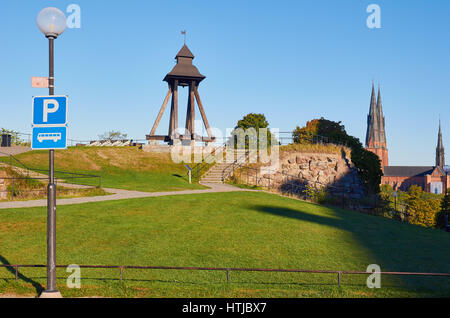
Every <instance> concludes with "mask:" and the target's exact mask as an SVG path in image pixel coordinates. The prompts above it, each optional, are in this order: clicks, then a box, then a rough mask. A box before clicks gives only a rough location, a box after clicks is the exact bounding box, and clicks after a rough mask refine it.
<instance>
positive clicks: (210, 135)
mask: <svg viewBox="0 0 450 318" xmlns="http://www.w3.org/2000/svg"><path fill="white" fill-rule="evenodd" d="M194 93H195V98H196V99H197V104H198V109H199V110H200V114H201V115H202V118H203V123H204V124H205V127H206V131H207V132H208V137H209V138H212V137H213V136H212V132H211V127H210V126H209V123H208V118H206V113H205V109H204V108H203V104H202V100H201V99H200V94H199V93H198V86H197V85H195V86H194Z"/></svg>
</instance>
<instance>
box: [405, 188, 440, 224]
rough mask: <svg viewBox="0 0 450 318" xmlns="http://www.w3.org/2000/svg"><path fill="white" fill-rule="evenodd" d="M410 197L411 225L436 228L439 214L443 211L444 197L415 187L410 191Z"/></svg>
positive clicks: (408, 209) (408, 201)
mask: <svg viewBox="0 0 450 318" xmlns="http://www.w3.org/2000/svg"><path fill="white" fill-rule="evenodd" d="M408 196H409V197H408V200H407V211H408V213H409V217H408V221H409V223H411V224H417V225H422V226H425V227H436V226H437V218H438V213H439V212H440V211H441V202H442V199H443V198H442V195H435V194H430V193H425V192H423V190H422V188H421V187H419V186H417V185H413V186H411V187H410V188H409V190H408Z"/></svg>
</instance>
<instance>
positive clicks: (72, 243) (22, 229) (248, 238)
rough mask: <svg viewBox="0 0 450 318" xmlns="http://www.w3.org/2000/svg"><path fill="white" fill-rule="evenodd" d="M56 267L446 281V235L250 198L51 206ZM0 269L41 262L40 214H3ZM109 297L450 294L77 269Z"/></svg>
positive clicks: (34, 286)
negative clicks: (377, 269) (375, 271)
mask: <svg viewBox="0 0 450 318" xmlns="http://www.w3.org/2000/svg"><path fill="white" fill-rule="evenodd" d="M57 222H58V223H57V231H58V232H57V233H58V234H57V262H58V263H59V264H95V265H161V266H208V267H209V266H210V267H260V268H302V269H332V270H363V271H364V270H365V269H366V268H367V266H368V265H369V264H379V265H380V266H381V269H382V270H383V271H420V272H422V271H423V272H450V265H449V264H450V249H449V246H450V235H449V234H448V233H445V232H443V231H439V230H433V229H425V228H422V227H418V226H413V225H408V224H402V223H399V222H397V221H393V220H389V219H384V218H381V217H374V216H368V215H364V214H360V213H357V212H352V211H346V210H341V209H337V208H327V207H323V206H319V205H314V204H310V203H305V202H301V201H297V200H294V199H288V198H282V197H279V196H276V195H272V194H267V193H257V192H233V193H217V194H197V195H180V196H168V197H158V198H145V199H135V200H123V201H111V202H103V203H95V204H94V203H92V204H83V205H76V206H60V207H58V218H57ZM0 233H1V235H0V262H2V263H10V264H14V263H21V264H36V263H40V264H45V262H46V237H45V233H46V209H45V208H32V209H17V210H2V211H0ZM57 274H58V277H59V279H58V287H59V289H60V290H61V292H62V293H63V295H64V296H66V297H67V296H93V295H97V296H113V297H424V296H436V297H438V296H441V297H442V296H444V297H449V296H450V278H437V277H434V278H433V277H432V278H425V277H422V278H420V277H407V276H404V277H393V276H383V277H382V282H381V285H382V288H381V289H377V290H374V289H369V288H367V287H366V285H365V280H366V276H359V277H358V276H345V275H344V277H343V281H342V286H341V287H338V286H337V283H336V281H337V279H336V275H334V274H302V273H248V272H239V273H237V272H232V273H231V275H230V279H231V282H230V283H228V284H227V283H226V274H225V273H224V272H205V271H202V272H193V271H177V270H176V271H167V270H166V271H164V270H150V271H138V270H126V271H125V272H124V282H123V285H122V286H120V283H119V271H118V270H117V269H115V270H104V269H83V270H82V288H81V289H80V290H75V289H72V290H71V289H68V288H67V287H65V281H66V278H67V276H68V275H69V274H68V273H66V271H65V270H64V269H58V271H57ZM45 283H46V280H45V269H21V270H20V279H19V281H18V282H15V281H14V274H13V273H11V272H9V271H7V270H5V269H0V294H1V293H10V292H14V293H29V294H33V293H36V291H40V290H41V289H42V286H45Z"/></svg>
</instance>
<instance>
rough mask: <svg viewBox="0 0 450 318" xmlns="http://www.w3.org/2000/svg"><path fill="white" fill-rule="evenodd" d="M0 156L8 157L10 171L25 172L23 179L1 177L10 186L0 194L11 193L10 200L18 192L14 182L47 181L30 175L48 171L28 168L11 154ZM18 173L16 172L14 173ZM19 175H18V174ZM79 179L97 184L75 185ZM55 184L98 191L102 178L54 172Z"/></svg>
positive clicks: (43, 177)
mask: <svg viewBox="0 0 450 318" xmlns="http://www.w3.org/2000/svg"><path fill="white" fill-rule="evenodd" d="M0 153H1V154H4V155H7V156H8V157H9V163H8V164H9V167H10V168H11V169H14V167H17V168H19V169H22V170H25V171H24V172H25V173H26V176H24V177H17V176H14V175H13V176H12V177H1V178H0V179H2V180H11V186H10V189H9V190H6V191H0V192H1V193H5V192H6V193H11V199H12V200H14V197H15V196H16V191H17V190H20V189H19V188H18V187H17V184H16V181H19V180H26V181H29V180H37V181H40V182H42V181H43V180H48V177H47V176H42V177H38V176H35V177H31V176H30V173H37V174H41V175H45V174H47V173H48V170H44V169H36V168H30V167H28V166H27V165H26V164H25V163H23V162H22V161H20V160H19V159H17V158H16V157H15V156H13V155H11V154H7V153H4V152H0ZM16 173H18V172H16ZM18 174H20V173H18ZM81 179H97V183H96V184H94V185H92V184H82V183H80V182H79V181H78V182H77V183H75V181H76V180H81ZM55 183H56V184H57V185H58V183H59V184H61V183H63V184H70V185H84V186H92V187H96V188H98V189H100V188H101V187H102V177H101V176H98V175H91V174H84V173H77V172H69V171H57V170H56V171H55ZM20 191H21V192H45V193H46V191H47V190H44V189H30V190H20Z"/></svg>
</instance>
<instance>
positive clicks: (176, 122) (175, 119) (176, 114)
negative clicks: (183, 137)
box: [173, 80, 178, 138]
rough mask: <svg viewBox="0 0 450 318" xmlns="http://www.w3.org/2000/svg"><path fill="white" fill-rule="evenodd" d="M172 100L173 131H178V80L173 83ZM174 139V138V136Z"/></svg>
mask: <svg viewBox="0 0 450 318" xmlns="http://www.w3.org/2000/svg"><path fill="white" fill-rule="evenodd" d="M173 99H174V103H173V112H174V116H173V121H174V124H173V129H174V130H175V131H177V129H178V80H175V81H174V93H173ZM175 138H176V136H175Z"/></svg>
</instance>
